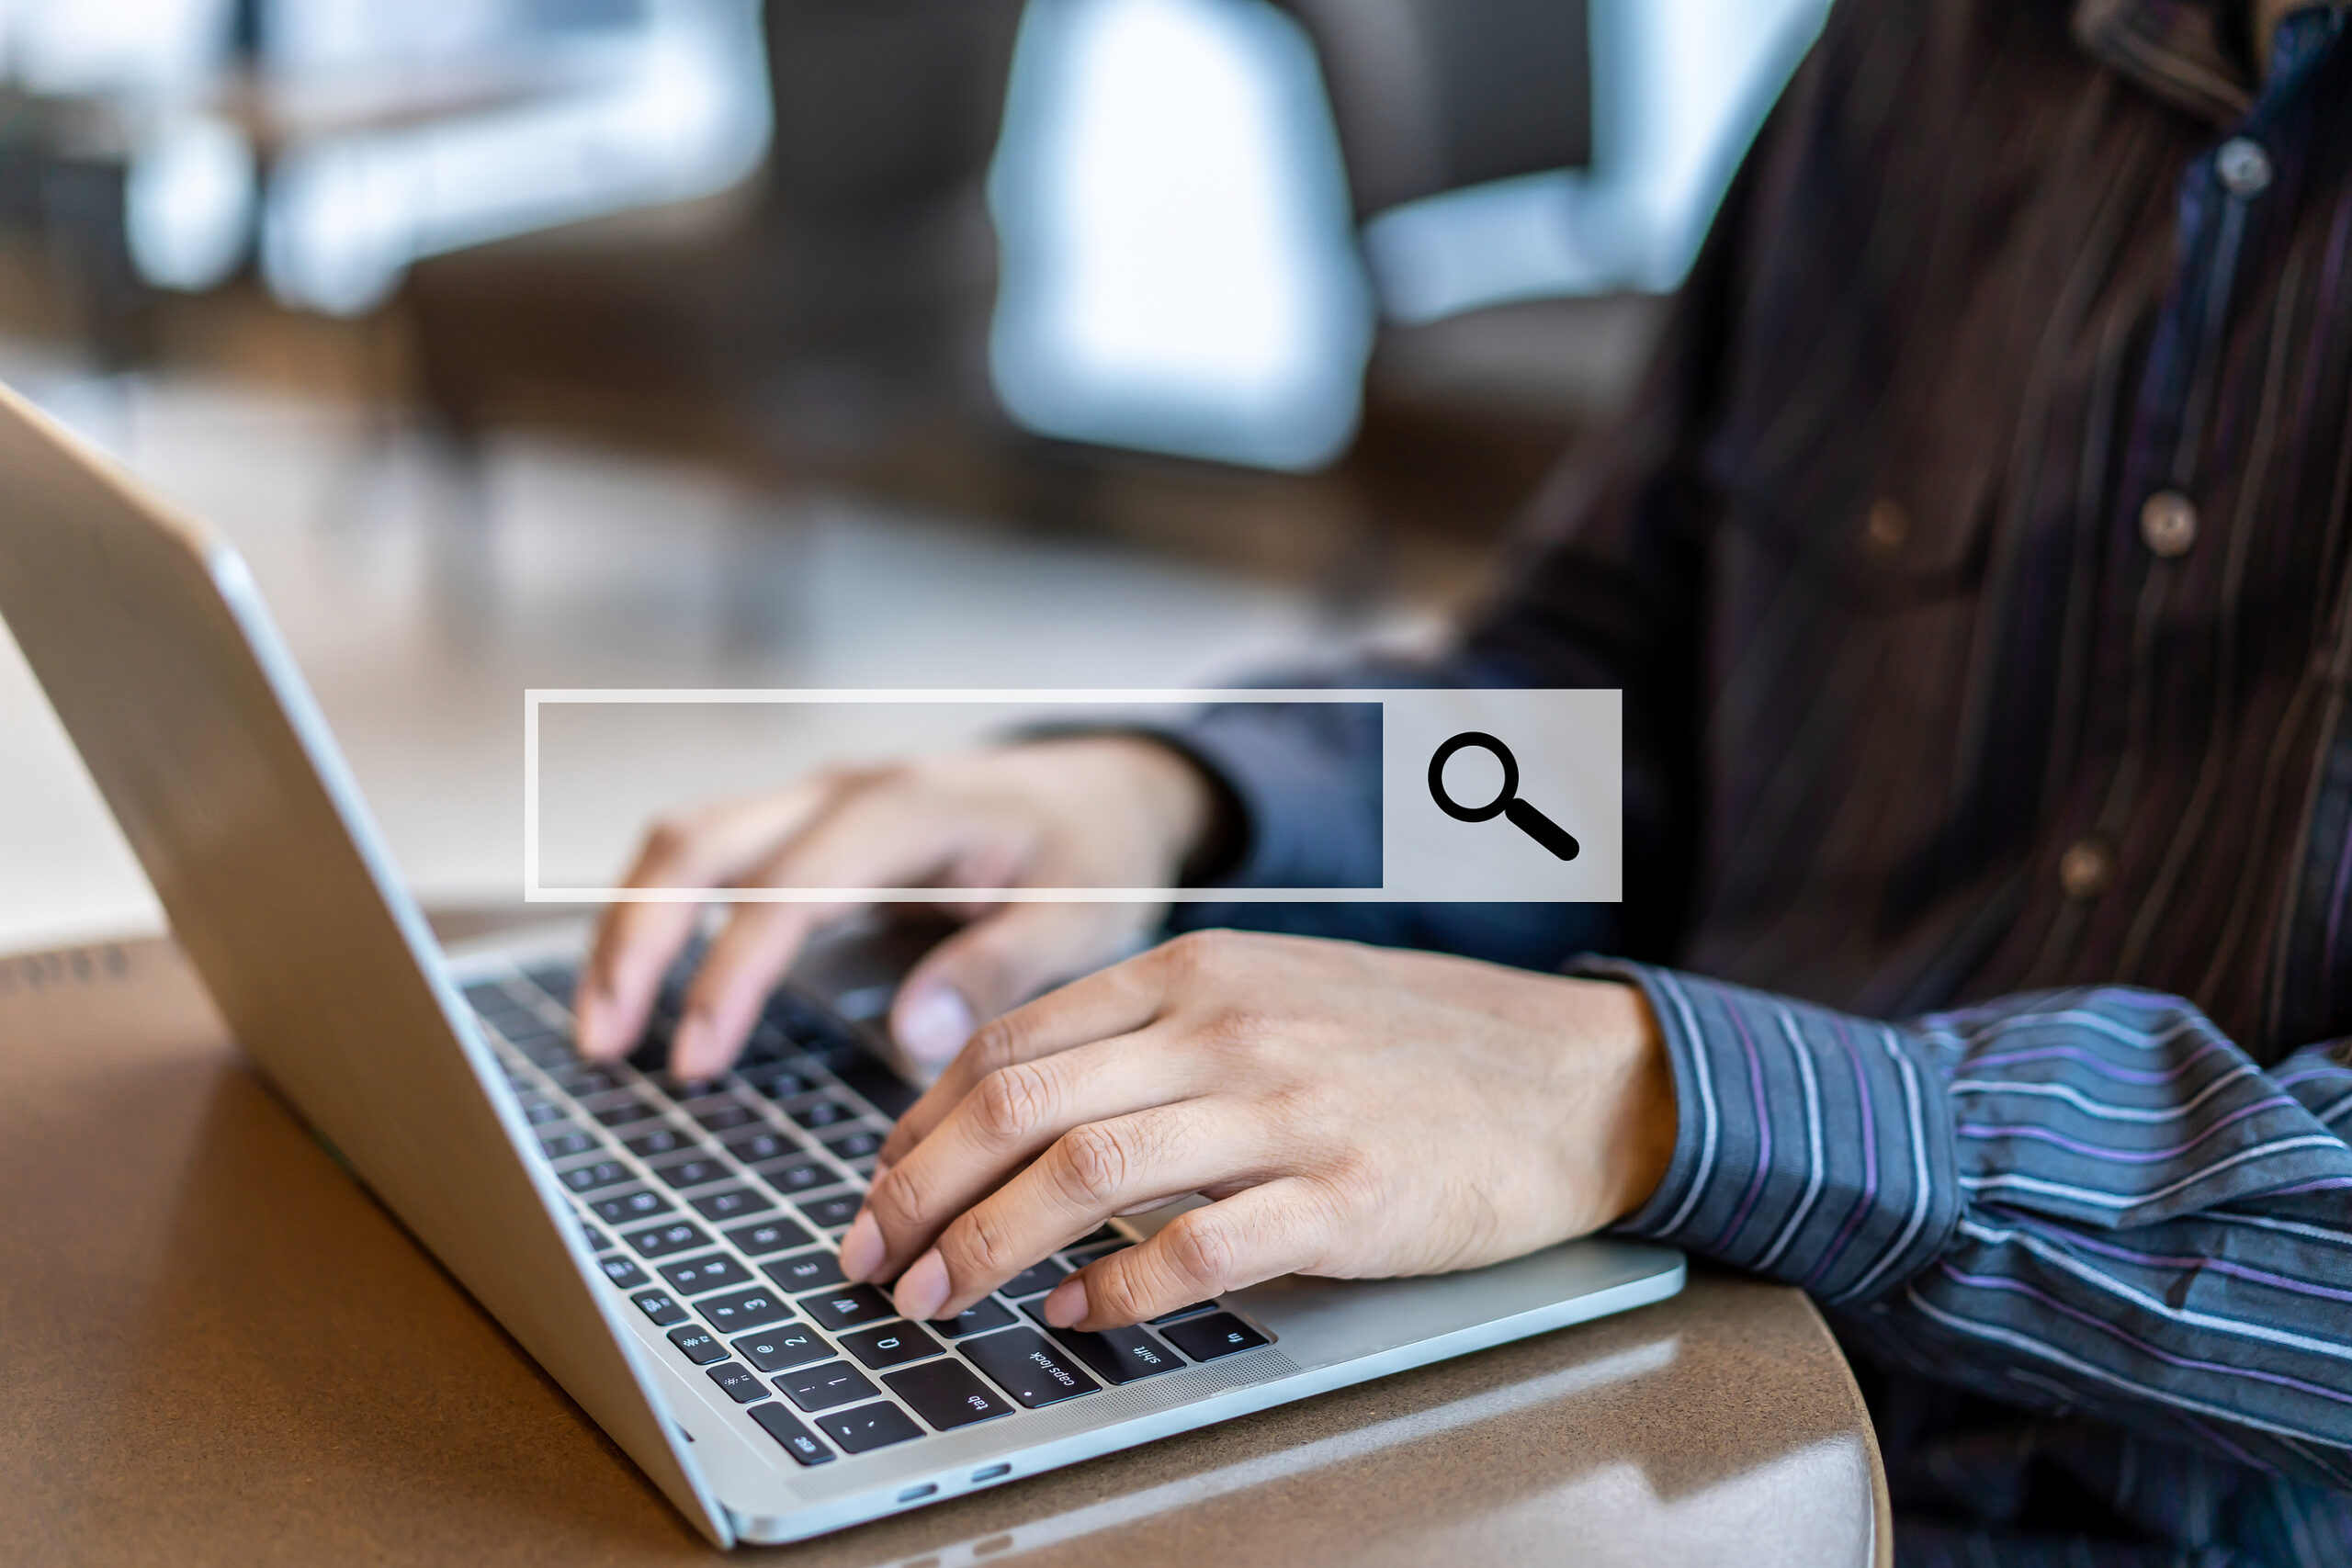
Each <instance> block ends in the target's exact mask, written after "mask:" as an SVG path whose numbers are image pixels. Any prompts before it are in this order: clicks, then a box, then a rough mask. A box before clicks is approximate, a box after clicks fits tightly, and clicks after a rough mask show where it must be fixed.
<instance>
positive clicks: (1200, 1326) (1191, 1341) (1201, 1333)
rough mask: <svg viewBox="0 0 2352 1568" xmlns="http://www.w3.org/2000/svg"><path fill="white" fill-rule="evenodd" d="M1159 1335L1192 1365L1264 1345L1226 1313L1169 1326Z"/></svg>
mask: <svg viewBox="0 0 2352 1568" xmlns="http://www.w3.org/2000/svg"><path fill="white" fill-rule="evenodd" d="M1160 1332H1161V1333H1163V1334H1165V1335H1167V1336H1168V1342H1169V1343H1170V1344H1171V1345H1173V1346H1175V1347H1176V1348H1178V1349H1179V1350H1182V1351H1183V1352H1184V1354H1186V1355H1187V1356H1190V1357H1192V1358H1193V1359H1194V1360H1195V1361H1214V1360H1216V1359H1217V1358H1218V1357H1219V1356H1234V1355H1238V1354H1239V1353H1240V1352H1242V1351H1244V1350H1254V1349H1256V1348H1258V1347H1259V1346H1261V1345H1263V1344H1265V1343H1267V1339H1266V1337H1265V1336H1264V1335H1262V1334H1261V1333H1259V1332H1258V1331H1257V1330H1256V1329H1254V1328H1252V1327H1250V1325H1248V1324H1246V1323H1244V1322H1242V1321H1241V1320H1240V1319H1239V1318H1238V1317H1236V1316H1234V1315H1233V1314H1231V1313H1229V1312H1219V1313H1212V1314H1209V1315H1208V1316H1206V1317H1196V1318H1193V1319H1191V1320H1190V1321H1188V1322H1184V1323H1173V1324H1170V1325H1168V1326H1167V1327H1166V1328H1164V1329H1162V1330H1160Z"/></svg>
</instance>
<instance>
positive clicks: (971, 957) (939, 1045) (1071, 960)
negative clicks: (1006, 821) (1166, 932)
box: [890, 904, 1151, 1066]
mask: <svg viewBox="0 0 2352 1568" xmlns="http://www.w3.org/2000/svg"><path fill="white" fill-rule="evenodd" d="M1150 914H1151V911H1150V909H1149V908H1148V907H1146V906H1143V905H1139V904H1138V905H1126V904H1009V905H1007V906H1005V907H1004V908H1002V909H1001V910H999V911H998V912H997V913H995V914H992V915H989V917H988V918H987V919H980V920H976V921H974V922H973V923H972V924H970V925H968V926H967V927H965V928H964V929H963V930H962V931H957V932H956V934H955V935H954V936H952V937H949V938H948V939H947V940H946V941H945V942H941V943H940V944H939V945H938V946H937V947H934V948H933V949H932V950H931V952H930V953H927V954H925V955H924V957H923V960H922V963H920V964H916V965H915V966H914V968H913V969H912V970H910V971H909V973H908V975H907V978H906V980H905V982H904V983H903V984H902V985H900V986H899V998H898V1000H897V1001H896V1002H894V1003H893V1004H892V1005H891V1008H890V1032H891V1033H892V1035H893V1036H894V1037H896V1039H897V1040H898V1042H899V1046H900V1047H901V1048H902V1049H904V1050H905V1051H906V1053H907V1054H908V1055H910V1056H912V1057H913V1058H915V1060H917V1061H919V1062H922V1063H923V1064H924V1065H926V1066H944V1065H945V1064H946V1063H948V1062H950V1061H953V1060H954V1059H955V1056H956V1053H957V1052H958V1051H961V1050H962V1049H963V1048H964V1043H965V1042H966V1041H967V1040H969V1039H970V1038H971V1036H972V1031H973V1030H975V1029H977V1028H978V1027H979V1026H980V1024H981V1023H983V1022H985V1021H988V1020H989V1019H992V1018H994V1017H996V1016H997V1015H998V1014H1000V1013H1004V1012H1010V1011H1011V1010H1012V1009H1014V1008H1016V1007H1018V1006H1020V1005H1021V1004H1022V1003H1023V1002H1024V1001H1027V1000H1028V999H1029V998H1031V997H1034V996H1035V995H1036V994H1037V993H1038V992H1040V991H1043V990H1045V989H1046V987H1049V986H1053V985H1057V984H1059V983H1060V982H1061V981H1064V980H1069V979H1073V978H1075V977H1076V976H1080V975H1083V974H1085V973H1086V972H1088V971H1089V970H1091V969H1094V968H1097V967H1099V966H1101V965H1102V964H1107V963H1109V962H1110V961H1111V960H1113V959H1114V958H1117V957H1120V956H1122V955H1123V954H1125V953H1126V951H1127V949H1128V948H1129V947H1130V946H1131V945H1132V944H1133V942H1134V940H1135V938H1136V935H1137V933H1138V932H1140V931H1141V930H1142V929H1143V926H1144V924H1145V923H1146V921H1148V919H1149V918H1150Z"/></svg>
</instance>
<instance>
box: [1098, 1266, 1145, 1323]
mask: <svg viewBox="0 0 2352 1568" xmlns="http://www.w3.org/2000/svg"><path fill="white" fill-rule="evenodd" d="M1128 1256H1129V1255H1128V1254H1121V1255H1120V1256H1119V1257H1118V1258H1111V1259H1106V1260H1105V1261H1103V1262H1101V1263H1098V1264H1096V1265H1095V1266H1094V1267H1093V1268H1091V1269H1088V1270H1087V1273H1086V1301H1087V1304H1088V1305H1089V1306H1091V1308H1093V1309H1094V1311H1096V1312H1097V1313H1100V1314H1103V1316H1105V1317H1113V1318H1116V1319H1118V1320H1119V1321H1121V1322H1123V1323H1135V1322H1138V1321H1140V1320H1141V1319H1143V1318H1145V1317H1148V1316H1149V1315H1150V1314H1152V1313H1153V1312H1154V1311H1155V1310H1157V1308H1158V1303H1157V1302H1156V1301H1155V1300H1154V1299H1153V1298H1152V1297H1150V1296H1149V1295H1148V1294H1147V1293H1146V1292H1145V1291H1144V1289H1143V1281H1142V1280H1140V1279H1138V1278H1137V1277H1136V1275H1137V1272H1138V1271H1137V1270H1136V1269H1135V1268H1133V1267H1132V1266H1131V1265H1129V1264H1127V1263H1126V1261H1125V1258H1127V1257H1128Z"/></svg>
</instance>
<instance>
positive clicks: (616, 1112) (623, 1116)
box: [595, 1100, 661, 1127]
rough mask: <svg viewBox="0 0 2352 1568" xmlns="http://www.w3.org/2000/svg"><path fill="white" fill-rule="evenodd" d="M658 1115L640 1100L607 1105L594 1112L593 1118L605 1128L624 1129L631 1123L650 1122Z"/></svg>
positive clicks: (657, 1112) (658, 1112)
mask: <svg viewBox="0 0 2352 1568" xmlns="http://www.w3.org/2000/svg"><path fill="white" fill-rule="evenodd" d="M660 1114H661V1112H660V1111H656V1110H654V1109H653V1107H651V1106H650V1105H648V1104H646V1103H645V1101H643V1100H623V1101H621V1102H620V1103H619V1104H618V1105H607V1106H606V1107H605V1109H604V1110H602V1111H597V1112H595V1117H596V1120H597V1121H599V1122H603V1123H604V1124H605V1126H607V1127H626V1126H628V1124H629V1123H631V1122H650V1121H651V1120H652V1119H653V1118H654V1117H656V1116H658V1115H660Z"/></svg>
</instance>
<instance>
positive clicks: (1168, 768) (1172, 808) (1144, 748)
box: [1038, 735, 1217, 886]
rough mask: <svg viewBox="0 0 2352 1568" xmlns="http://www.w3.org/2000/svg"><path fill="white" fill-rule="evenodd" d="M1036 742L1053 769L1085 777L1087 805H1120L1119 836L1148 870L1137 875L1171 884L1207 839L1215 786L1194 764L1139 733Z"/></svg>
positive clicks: (1214, 806)
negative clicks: (1122, 835)
mask: <svg viewBox="0 0 2352 1568" xmlns="http://www.w3.org/2000/svg"><path fill="white" fill-rule="evenodd" d="M1038 745H1039V748H1040V749H1041V750H1049V751H1050V752H1052V753H1053V754H1054V756H1055V761H1056V762H1057V771H1063V770H1067V771H1068V772H1069V773H1075V774H1077V775H1078V776H1079V777H1080V778H1082V779H1084V780H1086V781H1088V782H1087V783H1086V784H1083V785H1081V794H1082V795H1085V796H1087V797H1088V800H1087V806H1088V807H1089V808H1090V809H1094V810H1101V809H1103V808H1104V807H1105V806H1106V805H1108V804H1109V803H1112V802H1116V803H1118V804H1119V805H1120V806H1121V807H1124V808H1125V809H1124V811H1123V812H1122V813H1121V814H1122V815H1124V816H1125V818H1126V824H1125V837H1126V838H1127V840H1129V842H1130V844H1131V845H1132V846H1133V848H1134V851H1135V852H1136V856H1137V860H1138V863H1139V864H1148V865H1149V866H1151V867H1152V868H1153V870H1152V872H1151V874H1150V875H1149V876H1148V877H1147V878H1145V880H1147V881H1150V882H1154V883H1164V884H1168V885H1171V886H1172V885H1174V884H1175V883H1176V882H1177V879H1178V874H1179V872H1180V869H1181V868H1182V867H1183V866H1184V865H1185V864H1186V863H1187V862H1188V861H1189V860H1190V859H1191V858H1192V857H1193V855H1194V854H1195V852H1197V851H1198V849H1199V848H1200V846H1201V845H1202V844H1203V843H1204V841H1205V840H1207V839H1208V838H1209V837H1210V835H1211V831H1212V829H1213V826H1214V824H1215V820H1216V812H1217V799H1216V785H1215V784H1214V783H1213V782H1212V781H1211V780H1210V779H1209V777H1208V776H1207V775H1206V774H1205V773H1204V772H1203V771H1202V769H1201V768H1200V766H1199V765H1198V764H1197V763H1195V762H1194V761H1193V760H1192V759H1191V758H1189V757H1187V756H1186V755H1185V754H1184V753H1183V752H1182V751H1180V750H1176V749H1175V748H1174V747H1171V746H1166V745H1162V744H1161V743H1160V742H1159V741H1158V740H1155V739H1151V738H1150V737H1148V736H1143V735H1090V736H1080V737H1073V738H1071V739H1062V740H1048V741H1043V742H1039V743H1038Z"/></svg>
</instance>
